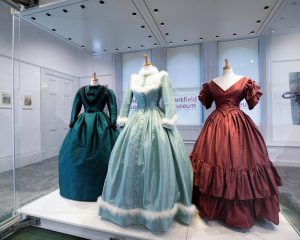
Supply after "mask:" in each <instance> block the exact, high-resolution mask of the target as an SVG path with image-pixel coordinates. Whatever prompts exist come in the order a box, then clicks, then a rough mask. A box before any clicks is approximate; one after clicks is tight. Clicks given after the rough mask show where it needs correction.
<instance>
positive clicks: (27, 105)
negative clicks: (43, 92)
mask: <svg viewBox="0 0 300 240" xmlns="http://www.w3.org/2000/svg"><path fill="white" fill-rule="evenodd" d="M22 100H23V103H22V108H23V109H29V110H31V109H32V94H23V99H22Z"/></svg>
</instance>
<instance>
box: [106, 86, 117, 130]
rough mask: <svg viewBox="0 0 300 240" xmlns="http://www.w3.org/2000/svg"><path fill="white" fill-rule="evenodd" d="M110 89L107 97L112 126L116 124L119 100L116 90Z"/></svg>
mask: <svg viewBox="0 0 300 240" xmlns="http://www.w3.org/2000/svg"><path fill="white" fill-rule="evenodd" d="M107 90H108V98H107V108H108V111H109V117H110V124H111V126H113V127H115V126H116V120H117V101H116V96H115V94H114V92H113V91H112V90H110V89H107Z"/></svg>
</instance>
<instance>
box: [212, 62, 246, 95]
mask: <svg viewBox="0 0 300 240" xmlns="http://www.w3.org/2000/svg"><path fill="white" fill-rule="evenodd" d="M241 78H243V76H241V75H236V74H235V73H234V72H233V69H232V67H231V65H230V64H229V63H228V59H225V66H224V67H223V73H222V76H220V77H217V78H214V79H213V80H212V81H214V83H216V84H217V85H218V86H219V87H220V88H221V89H223V91H226V90H227V89H229V88H230V87H231V86H232V85H233V84H235V83H236V82H237V81H239V80H240V79H241Z"/></svg>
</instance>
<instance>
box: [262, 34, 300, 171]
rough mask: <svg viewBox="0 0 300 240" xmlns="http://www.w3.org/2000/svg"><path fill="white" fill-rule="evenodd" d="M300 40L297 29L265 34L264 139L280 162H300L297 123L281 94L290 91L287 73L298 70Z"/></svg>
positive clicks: (286, 100)
mask: <svg viewBox="0 0 300 240" xmlns="http://www.w3.org/2000/svg"><path fill="white" fill-rule="evenodd" d="M299 42H300V33H295V34H285V35H276V34H272V35H270V36H269V38H268V43H269V44H268V52H269V56H268V57H269V58H267V59H268V65H269V67H270V68H269V72H268V82H267V84H266V86H267V87H268V102H267V109H268V116H267V142H268V145H269V146H270V148H271V154H270V155H271V157H273V159H272V160H274V161H275V162H277V164H280V165H291V166H300V158H299V156H300V137H299V136H300V125H293V122H292V114H291V101H290V100H289V99H283V98H282V94H283V93H284V92H288V91H290V83H289V73H290V72H300V45H299ZM298 84H299V83H298Z"/></svg>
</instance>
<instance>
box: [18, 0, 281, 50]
mask: <svg viewBox="0 0 300 240" xmlns="http://www.w3.org/2000/svg"><path fill="white" fill-rule="evenodd" d="M281 2H282V0H251V1H249V0H184V1H182V0H104V1H99V0H77V1H76V0H68V1H60V2H58V3H55V4H51V1H49V0H47V1H46V2H45V3H47V4H46V5H45V6H43V7H39V8H35V9H30V10H26V11H24V12H23V13H22V15H23V17H24V18H25V19H26V20H28V21H30V22H31V23H33V24H35V25H37V26H39V27H41V28H44V29H46V30H47V31H49V32H51V33H52V34H55V35H56V36H58V37H60V38H62V39H64V40H65V41H68V42H69V43H70V44H73V45H75V46H78V47H82V49H84V50H87V51H89V52H90V53H93V52H94V53H95V54H103V53H113V52H126V51H135V50H141V49H149V48H154V47H163V46H168V45H174V46H175V45H185V44H191V43H199V42H201V41H211V40H226V39H234V38H243V37H247V36H251V35H256V34H260V32H261V31H262V29H263V27H264V24H266V22H267V21H268V19H269V18H270V14H273V13H274V8H276V6H278V5H280V4H278V3H281ZM257 21H259V22H257ZM251 32H252V34H251ZM216 36H219V37H218V38H217V37H216Z"/></svg>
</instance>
